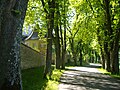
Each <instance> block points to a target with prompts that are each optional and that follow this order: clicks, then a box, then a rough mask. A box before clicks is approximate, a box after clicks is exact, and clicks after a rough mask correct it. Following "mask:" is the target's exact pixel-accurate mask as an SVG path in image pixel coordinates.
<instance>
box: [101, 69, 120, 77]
mask: <svg viewBox="0 0 120 90" xmlns="http://www.w3.org/2000/svg"><path fill="white" fill-rule="evenodd" d="M99 71H100V72H101V73H103V74H105V75H110V76H111V77H113V78H119V79H120V74H119V75H115V74H111V73H110V72H108V71H107V70H105V69H103V68H100V69H99Z"/></svg>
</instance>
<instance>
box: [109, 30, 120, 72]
mask: <svg viewBox="0 0 120 90" xmlns="http://www.w3.org/2000/svg"><path fill="white" fill-rule="evenodd" d="M119 40H120V31H119V30H118V31H117V33H116V38H115V40H114V46H113V50H112V52H111V61H112V70H111V72H112V74H119V58H118V52H119Z"/></svg>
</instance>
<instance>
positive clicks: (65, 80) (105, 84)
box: [59, 67, 120, 90]
mask: <svg viewBox="0 0 120 90" xmlns="http://www.w3.org/2000/svg"><path fill="white" fill-rule="evenodd" d="M82 69H86V70H82ZM87 69H88V70H87ZM90 70H93V71H90ZM60 82H61V84H60V85H59V90H120V80H118V79H115V78H112V77H110V76H109V75H103V74H101V73H100V72H99V71H97V69H95V68H88V67H84V68H83V67H76V69H75V67H73V68H69V69H67V70H66V71H65V72H64V74H63V75H62V77H61V79H60Z"/></svg>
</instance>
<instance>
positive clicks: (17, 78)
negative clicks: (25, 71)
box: [0, 0, 28, 90]
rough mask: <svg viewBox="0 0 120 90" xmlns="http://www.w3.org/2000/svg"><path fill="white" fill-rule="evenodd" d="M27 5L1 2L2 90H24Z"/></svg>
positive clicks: (24, 3)
mask: <svg viewBox="0 0 120 90" xmlns="http://www.w3.org/2000/svg"><path fill="white" fill-rule="evenodd" d="M27 3H28V0H24V1H23V0H19V1H18V0H1V1H0V10H1V11H0V90H22V85H21V73H20V41H21V38H22V37H21V36H22V26H23V23H24V17H25V12H26V9H27Z"/></svg>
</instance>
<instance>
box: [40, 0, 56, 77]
mask: <svg viewBox="0 0 120 90" xmlns="http://www.w3.org/2000/svg"><path fill="white" fill-rule="evenodd" d="M41 2H42V5H43V8H44V12H45V13H46V19H47V30H48V31H47V51H46V67H45V73H44V77H46V76H47V75H51V62H52V36H53V35H52V32H53V29H54V12H55V10H54V9H55V1H54V0H52V1H51V0H48V1H46V3H45V2H44V0H41ZM45 5H48V10H47V9H46V7H45Z"/></svg>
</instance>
